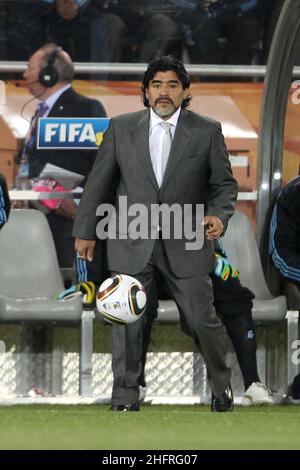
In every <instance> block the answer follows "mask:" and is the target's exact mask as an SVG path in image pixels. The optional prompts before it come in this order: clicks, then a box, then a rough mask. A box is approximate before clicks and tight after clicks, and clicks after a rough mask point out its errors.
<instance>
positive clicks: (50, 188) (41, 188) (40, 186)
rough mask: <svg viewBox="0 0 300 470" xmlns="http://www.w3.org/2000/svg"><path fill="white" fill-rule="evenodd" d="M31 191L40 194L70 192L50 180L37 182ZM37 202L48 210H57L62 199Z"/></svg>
mask: <svg viewBox="0 0 300 470" xmlns="http://www.w3.org/2000/svg"><path fill="white" fill-rule="evenodd" d="M32 189H33V191H37V192H40V193H51V192H57V193H58V192H70V190H69V189H66V188H65V187H64V186H62V185H61V184H59V183H57V182H56V181H55V180H52V179H44V180H39V181H37V182H36V183H34V184H33V187H32ZM39 202H40V203H41V204H42V205H43V206H45V207H48V209H57V207H58V206H59V204H60V203H61V202H62V199H41V200H40V201H39Z"/></svg>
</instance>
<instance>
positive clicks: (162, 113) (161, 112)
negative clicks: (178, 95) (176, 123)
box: [153, 103, 176, 118]
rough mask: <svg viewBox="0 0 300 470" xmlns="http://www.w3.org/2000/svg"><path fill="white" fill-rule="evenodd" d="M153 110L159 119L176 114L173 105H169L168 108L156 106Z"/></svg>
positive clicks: (158, 104)
mask: <svg viewBox="0 0 300 470" xmlns="http://www.w3.org/2000/svg"><path fill="white" fill-rule="evenodd" d="M153 110H154V111H155V113H156V114H157V115H158V116H159V117H161V118H162V117H166V116H170V115H171V114H174V113H175V111H176V109H175V106H174V104H173V103H170V104H168V105H167V106H162V105H160V103H156V104H155V105H154V108H153Z"/></svg>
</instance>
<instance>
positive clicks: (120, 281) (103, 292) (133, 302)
mask: <svg viewBox="0 0 300 470" xmlns="http://www.w3.org/2000/svg"><path fill="white" fill-rule="evenodd" d="M96 304H97V310H98V312H99V315H100V316H101V317H103V318H104V319H105V320H106V321H108V322H109V323H117V324H119V325H127V324H129V323H134V322H135V321H137V320H139V318H141V316H142V315H143V313H144V311H145V310H146V304H147V298H146V292H145V289H144V287H143V286H142V284H141V283H140V282H139V281H138V280H137V279H135V278H134V277H132V276H128V275H127V274H116V275H115V276H113V277H109V278H108V279H106V280H105V281H104V282H103V283H102V284H101V286H100V287H99V291H98V294H97V299H96Z"/></svg>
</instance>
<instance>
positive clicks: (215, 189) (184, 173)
mask: <svg viewBox="0 0 300 470" xmlns="http://www.w3.org/2000/svg"><path fill="white" fill-rule="evenodd" d="M149 116H150V112H149V110H145V111H140V112H136V113H131V114H126V115H121V116H118V117H116V118H113V119H111V121H110V126H109V128H108V130H107V132H106V134H105V137H104V139H103V142H102V144H101V146H100V148H99V151H98V155H97V158H96V161H95V163H94V166H93V168H92V171H91V173H90V175H89V179H88V181H87V183H86V186H85V189H84V193H83V196H82V199H81V203H80V206H79V210H78V213H77V217H76V220H75V223H74V229H73V234H74V236H76V237H78V238H83V239H90V240H93V239H95V228H96V225H97V216H96V210H97V207H98V206H99V204H103V203H106V202H107V196H108V194H109V192H110V189H111V187H112V185H113V184H114V183H115V184H116V186H117V203H116V213H117V215H116V217H117V219H120V213H119V212H120V211H119V206H118V197H119V196H126V197H127V204H128V207H130V205H132V204H135V203H141V204H144V205H145V206H146V207H147V208H148V209H149V212H150V206H151V204H162V203H166V204H168V205H172V204H174V203H177V204H179V205H180V206H181V207H183V205H184V204H190V205H191V206H192V207H195V206H196V204H204V205H205V214H206V215H214V216H217V217H219V219H221V220H222V222H223V224H224V227H225V228H226V226H227V222H228V220H229V218H230V217H231V216H232V214H233V211H234V202H235V200H236V197H237V183H236V181H235V179H234V178H233V176H232V171H231V166H230V162H229V159H228V154H227V149H226V146H225V143H224V138H223V135H222V132H221V126H220V124H219V123H217V122H216V121H213V120H211V119H208V118H204V117H201V116H199V115H197V114H195V113H193V112H191V111H187V110H181V113H180V116H179V119H178V123H177V127H176V131H175V135H174V140H173V143H172V148H171V152H170V156H169V160H168V164H167V168H166V171H165V174H164V179H163V183H162V186H161V187H160V188H159V187H158V184H157V181H156V177H155V174H154V171H153V167H152V163H151V158H150V151H149ZM122 218H123V214H122V215H121V219H122ZM131 220H132V218H130V217H128V223H127V224H125V226H124V223H123V222H124V221H123V220H121V223H120V227H121V228H120V230H119V233H118V236H117V239H108V241H107V253H108V254H107V256H108V267H109V269H110V270H111V271H119V272H123V273H127V274H131V275H135V274H137V273H139V272H141V271H143V269H144V268H145V266H146V265H147V263H148V261H149V259H150V257H151V253H152V251H153V247H154V243H155V239H151V238H148V239H136V240H133V239H131V238H130V222H131ZM118 222H120V220H118ZM198 223H199V221H198ZM149 226H150V223H149ZM151 229H152V231H153V230H154V231H155V230H156V229H157V227H153V226H152V227H151ZM128 235H129V236H128ZM119 237H120V238H122V239H120V238H119ZM125 237H126V238H125ZM163 243H164V245H165V249H166V253H167V257H168V260H169V263H170V266H171V269H172V271H173V273H174V274H175V275H176V276H177V277H181V278H184V277H191V276H196V275H200V274H206V273H208V272H210V271H211V270H212V269H213V261H214V258H213V244H212V243H211V242H209V241H208V240H205V242H204V246H203V248H202V249H198V250H196V251H194V250H193V251H187V250H186V239H185V238H184V236H183V238H182V239H175V238H174V237H172V236H171V238H170V239H168V240H164V241H163Z"/></svg>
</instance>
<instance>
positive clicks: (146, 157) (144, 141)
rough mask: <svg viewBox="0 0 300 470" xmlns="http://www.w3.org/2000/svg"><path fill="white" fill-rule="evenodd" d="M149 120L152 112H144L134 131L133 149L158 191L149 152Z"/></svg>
mask: <svg viewBox="0 0 300 470" xmlns="http://www.w3.org/2000/svg"><path fill="white" fill-rule="evenodd" d="M149 120H150V112H149V110H148V111H144V113H143V114H142V116H141V118H140V120H139V121H138V123H137V126H136V128H135V129H134V130H133V131H132V140H133V148H134V149H135V151H136V153H137V158H138V159H140V160H142V162H143V165H144V168H145V170H146V174H147V176H148V178H149V179H150V181H151V183H152V184H153V186H154V187H155V189H156V190H157V191H159V187H158V184H157V181H156V177H155V173H154V170H153V166H152V162H151V157H150V150H149Z"/></svg>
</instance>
